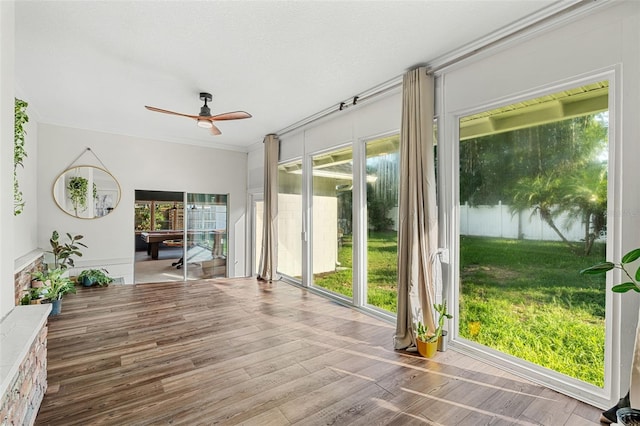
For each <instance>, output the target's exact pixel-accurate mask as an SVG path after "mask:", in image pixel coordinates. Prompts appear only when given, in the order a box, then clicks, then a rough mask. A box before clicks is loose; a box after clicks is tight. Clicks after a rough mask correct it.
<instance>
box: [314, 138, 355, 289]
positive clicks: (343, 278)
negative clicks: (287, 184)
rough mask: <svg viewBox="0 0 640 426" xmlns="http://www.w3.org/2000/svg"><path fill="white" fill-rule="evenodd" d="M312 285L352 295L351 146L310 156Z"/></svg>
mask: <svg viewBox="0 0 640 426" xmlns="http://www.w3.org/2000/svg"><path fill="white" fill-rule="evenodd" d="M312 163H313V165H312V173H313V181H312V188H313V189H312V194H313V196H312V200H311V206H312V207H311V211H312V213H311V214H312V223H313V231H312V232H311V239H312V245H311V246H312V251H313V253H312V265H313V269H312V270H313V285H314V286H316V287H321V288H323V289H325V290H328V291H330V292H332V293H335V294H336V295H339V296H342V297H346V298H348V299H351V298H352V297H353V277H352V276H353V249H352V248H353V233H352V228H353V226H352V223H353V220H352V213H353V205H352V199H353V193H352V189H353V152H352V149H351V147H348V148H342V149H339V150H336V151H331V152H328V153H323V154H318V155H315V156H313V158H312Z"/></svg>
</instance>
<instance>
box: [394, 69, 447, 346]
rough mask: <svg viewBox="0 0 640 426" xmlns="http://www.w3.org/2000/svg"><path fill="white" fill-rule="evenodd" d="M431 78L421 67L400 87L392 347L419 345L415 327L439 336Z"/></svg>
mask: <svg viewBox="0 0 640 426" xmlns="http://www.w3.org/2000/svg"><path fill="white" fill-rule="evenodd" d="M433 91H434V89H433V78H432V77H431V76H429V75H427V72H426V69H425V68H423V67H421V68H417V69H414V70H411V71H409V72H407V73H406V74H405V75H404V77H403V81H402V123H401V127H400V194H399V198H400V200H399V211H398V214H399V222H398V223H399V226H398V312H397V323H396V334H395V336H394V346H395V348H396V349H405V348H408V347H411V346H414V345H415V332H414V324H415V323H416V322H417V321H422V323H423V324H424V325H425V326H426V327H428V328H429V330H432V331H433V330H435V321H434V309H433V304H434V303H435V294H436V286H439V285H440V283H438V282H436V281H438V280H439V279H440V267H441V266H440V262H439V256H438V219H437V211H436V188H435V185H436V181H435V170H434V163H435V161H434V149H433V112H434V96H433Z"/></svg>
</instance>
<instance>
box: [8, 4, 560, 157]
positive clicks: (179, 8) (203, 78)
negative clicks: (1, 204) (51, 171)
mask: <svg viewBox="0 0 640 426" xmlns="http://www.w3.org/2000/svg"><path fill="white" fill-rule="evenodd" d="M554 3H557V2H555V1H547V0H535V1H521V0H503V1H478V0H476V1H373V2H370V1H252V2H249V1H118V2H115V1H80V2H79V1H17V2H16V6H15V9H16V17H15V27H16V28H15V38H16V39H15V46H16V91H17V93H18V95H19V96H21V97H22V98H24V100H26V101H27V102H29V108H30V109H31V110H32V111H33V112H34V113H35V114H36V116H37V117H38V119H39V121H40V122H43V123H51V124H57V125H62V126H69V127H76V128H83V129H90V130H96V131H103V132H111V133H118V134H124V135H131V136H139V137H143V138H149V139H158V140H166V141H172V142H180V143H187V144H196V145H205V146H212V147H224V148H228V149H237V150H246V149H247V147H248V146H250V145H252V144H255V143H256V142H260V141H262V139H263V137H264V135H265V134H268V133H272V132H276V131H278V130H280V129H283V128H285V127H287V126H289V125H291V124H293V123H295V122H297V121H299V120H302V119H304V118H306V117H308V116H311V115H313V114H315V113H318V112H319V111H322V110H325V109H327V108H329V107H331V106H332V105H335V104H338V103H339V102H340V101H343V100H345V99H347V98H349V97H351V96H354V95H357V94H359V93H362V92H364V91H366V90H368V89H370V88H372V87H375V86H377V85H379V84H381V83H383V82H385V81H388V80H390V79H393V78H395V77H397V76H399V75H401V74H402V73H404V72H405V71H406V70H407V69H409V68H411V67H413V66H415V65H418V64H426V63H430V62H431V61H433V60H434V59H436V58H439V57H442V56H443V55H446V54H448V53H450V52H452V51H454V50H456V49H458V48H460V47H462V46H465V45H468V44H469V43H472V42H474V41H476V40H478V39H479V38H482V37H485V36H487V35H489V34H491V33H493V32H496V31H499V30H501V29H503V28H504V27H505V26H508V25H509V24H512V23H513V22H516V21H519V20H521V19H523V18H525V17H527V16H529V15H531V14H534V13H538V12H539V11H540V10H542V9H544V8H548V7H551V6H552V5H553V4H554ZM556 6H557V5H555V6H554V7H556ZM201 91H206V92H210V93H212V94H213V102H212V103H211V104H210V105H209V106H210V107H211V110H212V114H218V113H222V112H227V111H235V110H244V111H247V112H249V113H251V114H252V115H253V117H252V118H250V119H246V120H238V121H231V122H219V126H218V127H219V128H220V130H222V135H221V136H212V135H211V134H210V133H209V132H208V131H207V130H205V129H201V128H198V127H197V126H196V123H195V122H194V121H192V120H190V119H188V118H184V117H177V116H170V115H165V114H160V113H157V112H151V111H147V110H146V109H145V108H144V106H145V105H151V106H155V107H158V108H162V109H168V110H172V111H177V112H181V113H187V114H195V115H197V114H198V112H199V108H200V106H201V105H202V102H201V101H200V100H199V98H198V93H199V92H201Z"/></svg>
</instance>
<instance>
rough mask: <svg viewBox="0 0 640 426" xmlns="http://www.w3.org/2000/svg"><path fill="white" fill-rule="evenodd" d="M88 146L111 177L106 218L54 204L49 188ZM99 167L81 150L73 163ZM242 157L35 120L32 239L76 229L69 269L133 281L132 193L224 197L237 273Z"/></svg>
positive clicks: (240, 267) (43, 240)
mask: <svg viewBox="0 0 640 426" xmlns="http://www.w3.org/2000/svg"><path fill="white" fill-rule="evenodd" d="M87 147H89V148H91V150H92V151H93V153H95V155H96V156H97V157H98V158H99V159H100V161H101V162H102V163H103V164H104V166H106V168H107V169H108V171H109V172H111V174H112V175H113V176H114V177H115V178H116V179H117V180H118V182H119V184H120V190H121V199H120V203H119V204H118V206H117V207H116V208H115V209H114V211H113V212H112V213H110V214H109V215H107V216H104V217H101V218H98V219H92V220H86V219H78V218H75V217H72V216H70V215H68V214H66V213H65V212H63V211H62V210H61V209H60V208H58V206H57V205H56V203H55V201H54V199H53V196H52V193H51V187H52V185H53V182H54V181H55V180H56V178H57V177H58V175H59V174H60V173H62V172H63V171H64V170H65V169H67V168H68V167H69V166H70V163H71V162H73V160H74V159H75V158H76V157H77V156H79V155H80V154H82V153H83V151H85V149H86V148H87ZM79 164H88V165H96V166H100V167H102V166H101V164H100V163H99V162H98V161H97V160H96V158H95V157H94V156H93V155H92V154H91V153H90V152H87V153H85V154H84V155H82V157H81V158H80V159H79V160H78V162H76V163H74V165H79ZM246 178H247V154H246V153H242V152H233V151H223V150H218V149H211V148H204V147H198V146H190V145H181V144H175V143H168V142H161V141H154V140H147V139H140V138H134V137H129V136H122V135H114V134H109V133H99V132H94V131H89V130H80V129H72V128H67V127H60V126H53V125H48V124H40V125H39V128H38V188H39V192H38V242H39V246H40V247H43V248H45V249H46V248H48V247H49V238H50V237H51V233H52V231H54V230H57V231H58V232H59V233H60V234H61V236H63V240H64V238H66V237H64V235H65V233H67V232H69V233H71V234H73V235H75V234H81V235H83V236H84V239H83V240H82V241H83V242H84V243H85V244H86V245H87V246H88V248H85V249H82V252H83V256H82V258H80V259H78V261H76V266H80V267H89V266H99V267H106V268H107V269H108V270H109V272H110V275H112V276H114V277H123V278H124V281H125V283H132V282H133V267H134V247H135V237H134V232H133V231H134V197H135V190H136V189H142V190H160V191H187V192H193V193H210V194H229V223H228V228H229V250H228V253H229V258H228V261H229V263H228V265H229V276H231V277H234V276H244V269H245V265H244V241H245V235H244V232H245V208H246V198H247V196H246V193H247V192H246Z"/></svg>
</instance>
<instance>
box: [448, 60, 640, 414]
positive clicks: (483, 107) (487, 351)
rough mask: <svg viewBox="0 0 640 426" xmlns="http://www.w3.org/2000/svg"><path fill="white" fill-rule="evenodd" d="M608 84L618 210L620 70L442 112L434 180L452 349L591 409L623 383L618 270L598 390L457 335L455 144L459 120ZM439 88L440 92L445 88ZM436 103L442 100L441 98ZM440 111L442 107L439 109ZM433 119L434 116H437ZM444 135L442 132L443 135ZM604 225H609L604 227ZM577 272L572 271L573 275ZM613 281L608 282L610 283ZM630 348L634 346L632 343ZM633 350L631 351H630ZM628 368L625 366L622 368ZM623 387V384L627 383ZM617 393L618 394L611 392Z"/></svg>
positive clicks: (611, 228) (613, 198)
mask: <svg viewBox="0 0 640 426" xmlns="http://www.w3.org/2000/svg"><path fill="white" fill-rule="evenodd" d="M603 80H608V81H609V95H608V111H609V159H608V174H609V180H608V187H607V193H608V207H607V211H608V212H611V211H620V206H621V200H620V198H621V197H620V196H618V194H619V192H618V191H619V188H621V187H622V186H621V176H619V175H616V171H617V170H619V164H621V159H620V149H619V141H618V134H619V129H620V128H621V123H620V118H619V115H618V111H619V110H620V105H621V96H620V88H619V87H618V85H617V84H616V81H619V80H620V69H619V67H612V68H610V69H606V70H601V71H599V72H594V73H590V74H588V75H582V76H577V77H574V78H570V79H566V80H563V81H559V82H554V83H549V84H547V85H544V86H541V87H536V88H532V89H531V90H527V91H524V92H521V93H516V94H514V95H512V96H508V97H504V98H500V99H493V100H489V101H487V102H484V103H481V104H478V105H475V106H471V107H469V108H464V109H460V110H456V111H451V112H446V113H445V114H444V117H445V123H444V124H445V126H443V127H442V128H441V129H440V130H441V134H440V136H441V137H442V138H441V140H442V141H449V143H448V144H443V143H441V144H439V145H438V149H439V165H438V167H439V170H438V171H439V176H441V177H442V179H440V180H439V182H438V189H439V192H440V194H442V197H441V199H440V201H441V204H440V205H441V206H442V209H441V210H440V229H441V236H440V238H441V240H442V243H443V245H442V246H443V247H446V248H448V249H449V250H448V252H449V257H450V259H448V260H449V262H446V263H445V262H443V287H444V288H443V295H444V297H446V298H447V299H448V300H450V301H451V303H450V310H452V311H453V315H454V319H453V323H452V324H451V326H452V327H451V328H452V330H450V331H449V336H450V342H451V345H450V346H451V347H452V348H454V349H455V350H457V351H460V352H462V353H465V354H467V355H469V356H472V357H475V358H479V359H481V360H483V361H485V362H488V363H491V364H493V365H497V366H499V367H501V368H504V369H505V370H507V371H510V372H512V373H515V374H518V375H520V376H523V377H525V378H527V379H530V380H533V381H535V382H538V383H541V384H543V385H545V386H547V387H549V388H551V389H554V390H556V391H559V392H561V393H564V394H567V395H570V396H572V397H575V398H577V399H579V400H582V401H585V402H588V403H591V404H593V405H597V406H602V407H605V406H607V405H609V404H610V401H611V398H612V394H613V391H612V389H614V388H619V387H621V384H622V385H624V383H623V382H624V379H622V378H621V371H620V370H621V369H622V368H623V367H618V366H620V362H621V352H623V351H625V350H629V349H628V348H625V347H623V345H622V344H614V342H620V343H621V330H622V322H623V318H622V314H621V312H620V295H614V294H613V293H612V292H611V291H610V288H611V285H612V282H613V281H616V282H618V280H619V279H620V274H619V271H614V273H612V274H609V275H608V276H607V286H606V288H607V290H606V293H605V310H606V311H605V312H606V313H605V321H604V323H605V343H604V344H605V355H604V358H605V359H604V368H605V384H604V387H603V388H599V387H596V386H594V385H591V384H588V383H585V382H582V381H580V380H577V379H574V378H571V377H568V376H565V375H563V374H560V373H556V372H554V371H552V370H549V369H547V368H544V367H541V366H538V365H535V364H532V363H528V362H525V361H523V360H520V359H518V358H515V357H513V356H510V355H507V354H504V353H502V352H498V351H496V350H493V349H491V348H488V347H485V346H482V345H479V344H477V343H475V342H472V341H469V340H466V339H463V338H461V337H460V336H459V333H458V329H459V318H460V315H459V313H460V312H459V303H460V297H459V290H460V271H459V264H460V239H459V238H460V232H459V230H460V225H459V224H460V209H459V205H460V200H459V185H460V181H459V168H460V162H459V158H460V157H459V155H460V151H459V144H460V119H461V118H463V117H466V116H469V115H473V114H477V113H480V112H483V111H488V110H491V109H495V108H499V107H502V106H506V105H510V104H513V103H517V102H522V101H525V100H528V99H533V98H537V97H541V96H544V95H547V94H551V93H557V92H560V91H563V90H567V89H571V88H575V87H580V86H583V85H586V84H590V83H595V82H598V81H603ZM443 86H444V85H442V86H441V87H440V91H441V93H444V91H445V90H446V88H445V87H443ZM440 99H443V97H442V96H440ZM440 111H442V107H441V108H440ZM437 117H438V116H437ZM445 132H446V133H447V134H448V136H447V134H443V133H445ZM609 221H611V222H610V223H609ZM620 222H621V221H620V220H616V217H615V216H614V217H609V218H608V223H607V229H608V233H607V242H606V244H607V249H606V257H607V259H611V258H614V259H618V258H620V253H621V244H620V240H621V238H620V237H621V224H620ZM576 273H577V271H576ZM612 278H613V279H612ZM631 347H633V342H632V343H631ZM631 350H632V349H631ZM627 368H628V366H627ZM627 383H628V381H627ZM616 393H617V392H616Z"/></svg>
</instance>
